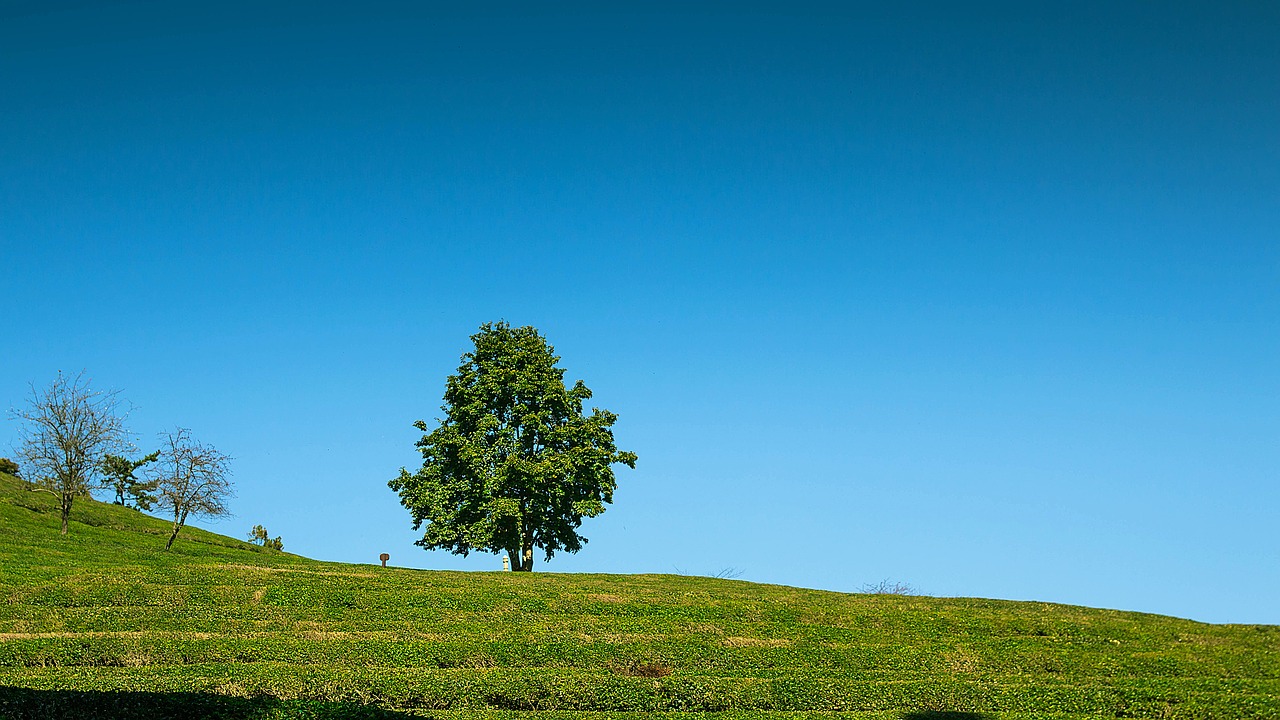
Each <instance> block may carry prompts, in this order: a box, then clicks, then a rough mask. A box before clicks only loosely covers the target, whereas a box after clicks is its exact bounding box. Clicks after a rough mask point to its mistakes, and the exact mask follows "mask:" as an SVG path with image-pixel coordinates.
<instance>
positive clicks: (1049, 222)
mask: <svg viewBox="0 0 1280 720" xmlns="http://www.w3.org/2000/svg"><path fill="white" fill-rule="evenodd" d="M599 5H600V4H599V3H585V2H584V3H569V2H543V3H530V2H519V3H509V4H507V3H493V2H481V3H449V4H445V3H418V2H402V3H390V2H370V3H355V4H352V3H343V4H341V6H340V5H339V4H326V3H290V4H285V3H276V2H253V3H247V2H245V3H240V2H216V3H214V2H210V3H194V2H193V3H169V2H115V3H112V2H96V3H95V2H36V1H34V0H32V1H31V2H12V1H9V0H0V250H2V256H0V260H2V261H3V262H2V265H0V268H2V269H3V278H4V279H3V284H2V288H3V289H2V292H0V297H2V298H3V299H2V300H0V302H3V312H2V313H0V323H2V324H0V331H2V332H0V336H2V337H3V339H4V345H5V348H6V349H5V351H4V352H3V353H2V354H0V381H2V382H0V403H3V405H5V406H6V407H9V406H15V405H18V404H20V403H21V402H22V401H23V398H24V395H25V393H26V392H27V384H28V383H29V382H34V383H36V384H47V383H48V382H49V381H50V380H51V379H52V378H53V377H54V375H55V373H56V372H57V371H58V370H59V369H62V370H67V371H76V370H80V369H85V370H87V371H88V373H89V374H90V375H91V376H92V377H93V379H94V382H95V384H96V385H98V386H100V387H103V388H108V387H109V388H119V389H121V390H122V391H123V394H124V396H125V397H127V398H128V399H129V400H130V401H132V403H134V404H135V405H136V410H135V412H134V413H133V415H132V419H131V425H132V427H133V429H134V430H135V431H136V432H137V433H138V434H139V435H140V439H139V444H140V445H141V446H143V447H144V449H145V448H149V447H150V446H151V445H154V444H155V443H154V441H153V438H154V436H155V433H156V432H158V431H160V430H162V429H165V428H169V427H172V426H174V425H183V426H186V427H189V428H191V429H192V431H193V433H194V434H195V436H196V437H198V438H200V439H202V440H204V441H207V442H209V443H212V444H213V445H215V446H217V447H218V448H219V449H220V450H222V451H224V452H226V453H228V454H230V455H232V456H234V458H235V461H234V464H233V468H234V471H235V480H236V485H237V489H238V493H239V494H238V497H237V499H236V500H235V501H234V502H233V505H232V509H233V511H234V512H235V517H234V518H232V519H230V520H227V521H223V522H219V523H215V524H212V525H211V526H210V527H212V528H214V529H216V530H219V531H222V532H226V533H228V534H232V535H238V536H243V535H244V534H245V533H246V532H247V531H248V529H249V528H250V526H252V525H254V524H256V523H263V524H265V525H266V526H267V527H268V528H269V529H270V530H271V532H272V533H273V534H280V535H283V537H284V541H285V544H286V548H287V549H288V550H291V551H294V552H298V553H301V554H303V555H308V556H311V557H315V558H323V559H332V560H343V561H360V562H376V558H377V556H378V553H380V552H389V553H391V556H392V563H393V564H398V565H405V566H412V567H423V568H463V569H476V570H480V569H495V568H497V567H499V560H498V558H496V557H495V556H488V555H481V556H476V555H473V556H471V557H470V558H467V559H462V558H456V557H454V556H451V555H448V554H444V553H427V552H425V551H423V550H421V549H419V548H417V547H414V546H413V545H412V542H413V540H414V539H416V538H417V537H418V534H416V533H414V532H413V531H412V529H411V528H410V520H409V515H408V513H407V512H406V511H405V510H404V509H403V508H401V507H400V506H399V504H398V501H397V498H396V496H395V494H394V493H393V492H391V491H390V490H389V489H387V487H386V482H387V480H389V479H390V478H391V477H393V476H394V475H395V474H396V473H397V471H398V469H399V468H400V467H401V466H409V467H411V468H412V467H415V466H416V465H417V464H418V463H419V462H420V458H419V457H418V455H417V454H416V452H415V450H414V448H413V443H414V441H415V440H417V439H418V437H419V436H420V433H418V432H417V431H416V430H414V429H413V427H412V426H411V423H412V422H413V421H414V420H417V419H420V418H421V419H426V420H428V421H431V420H432V418H434V417H436V416H438V415H439V410H438V408H439V405H440V402H441V393H442V391H443V388H444V380H445V377H446V375H448V374H449V373H450V372H452V371H453V370H454V369H455V368H456V367H457V365H458V360H459V356H460V355H461V354H462V353H463V352H464V351H466V350H467V348H468V342H469V341H468V337H469V335H470V334H471V333H473V332H475V330H476V328H477V327H478V326H479V325H480V324H481V323H483V322H485V321H490V320H498V319H506V320H508V321H510V322H512V323H514V324H532V325H534V326H536V327H538V328H539V329H540V330H541V331H542V332H543V333H544V334H545V335H546V336H547V337H548V338H549V339H550V340H551V342H552V343H553V344H554V345H555V346H556V349H557V350H558V352H559V353H560V354H561V355H562V357H563V362H562V364H563V366H564V367H565V368H567V370H568V375H567V376H568V378H569V379H570V380H573V379H577V378H582V379H583V380H585V381H586V382H587V384H588V385H589V386H590V387H591V388H592V389H593V390H594V391H595V393H596V395H595V398H594V400H595V401H596V402H597V403H598V404H599V406H601V407H605V408H608V409H610V410H613V411H615V412H617V413H618V414H619V416H620V420H619V422H618V424H617V426H616V428H615V430H616V434H617V438H618V443H619V446H620V447H622V448H623V449H627V450H633V451H635V452H636V453H638V454H639V456H640V460H639V464H638V467H637V469H636V470H635V471H629V470H626V469H625V468H623V469H621V470H620V471H619V477H620V489H619V491H618V494H617V497H616V503H615V505H614V506H613V507H612V508H610V510H609V511H608V512H607V513H605V514H604V515H603V516H601V517H599V518H597V519H595V520H590V521H588V522H587V523H586V524H585V525H584V533H585V534H586V535H587V536H588V537H589V538H590V544H589V545H588V546H587V547H586V548H585V549H584V551H583V552H581V553H579V554H578V555H576V556H558V557H557V558H556V559H555V560H553V561H552V562H551V563H550V564H540V565H539V567H540V569H545V570H551V571H559V572H621V573H632V572H675V571H676V570H677V569H679V570H680V571H683V572H686V573H696V574H711V573H715V572H717V571H720V570H722V569H725V568H730V567H732V568H737V569H739V570H741V571H742V572H743V575H742V578H743V579H746V580H753V581H759V582H769V583H785V584H792V585H801V586H807V587H817V588H828V589H833V590H841V591H853V590H857V589H858V588H859V587H860V586H862V585H863V584H866V583H872V582H876V581H878V580H880V579H883V578H893V579H895V580H900V581H904V582H908V583H910V584H912V585H914V586H916V587H918V588H920V589H922V590H924V591H927V592H930V593H933V594H937V595H962V596H983V597H997V598H1014V599H1036V600H1046V601H1055V602H1063V603H1076V604H1084V605H1092V606H1102V607H1111V608H1121V609H1134V610H1142V611H1148V612H1156V613H1167V614H1173V615H1179V616H1183V617H1190V618H1194V619H1198V620H1205V621H1212V622H1264V623H1280V603H1277V602H1276V598H1277V597H1280V531H1277V525H1280V483H1278V482H1277V481H1278V480H1280V403H1278V402H1277V401H1278V400H1280V81H1278V80H1277V75H1278V73H1280V42H1277V38H1280V9H1277V7H1278V6H1277V5H1275V4H1274V3H1264V2H1238V3H1230V2H1226V3H1200V4H1198V7H1193V6H1191V5H1190V4H1185V3H1154V2H1151V3H1146V2H1144V3H1115V2H1092V3H1062V4H1060V6H1059V7H1056V8H1053V9H1049V10H1044V9H1036V10H1032V9H1030V6H1035V5H1038V4H1037V3H1008V4H1001V5H986V6H982V7H975V8H971V9H969V10H967V11H964V12H959V11H957V10H955V9H952V8H949V7H948V6H950V5H953V4H952V3H938V4H925V3H888V4H886V3H874V4H868V5H866V6H861V7H860V6H857V5H856V4H853V3H832V4H829V5H828V4H815V3H803V2H794V1H789V2H779V3H776V4H770V5H765V4H753V3H741V2H723V3H701V4H697V5H696V7H695V8H690V7H689V5H690V4H688V3H671V4H667V5H664V4H662V3H654V2H643V3H634V4H633V5H632V6H631V8H630V9H602V8H601V7H599ZM886 6H887V9H886ZM16 435H17V428H16V426H15V425H14V423H13V422H8V421H7V422H5V423H3V424H2V425H0V448H7V447H9V446H10V445H11V443H13V442H14V441H15V440H16ZM6 454H7V452H6Z"/></svg>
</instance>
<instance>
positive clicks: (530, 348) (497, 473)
mask: <svg viewBox="0 0 1280 720" xmlns="http://www.w3.org/2000/svg"><path fill="white" fill-rule="evenodd" d="M471 340H472V341H473V342H474V343H475V350H473V351H471V352H469V353H466V354H465V355H463V356H462V365H461V366H460V367H459V368H458V372H457V374H454V375H450V376H449V378H448V381H447V382H446V386H445V394H444V405H443V406H442V407H441V409H442V410H443V411H444V413H445V416H444V418H442V419H440V420H439V421H438V423H439V425H438V427H436V428H435V429H434V430H430V431H428V427H427V424H426V423H425V422H423V421H421V420H419V421H418V422H416V423H414V427H416V428H418V429H419V430H421V431H422V432H424V433H426V435H424V436H423V438H422V439H421V440H419V441H418V443H417V447H418V449H419V450H420V451H421V452H422V458H423V462H422V467H421V468H420V469H419V470H418V471H417V472H415V473H410V472H408V471H407V470H405V469H404V468H401V469H400V476H399V477H397V478H396V479H394V480H392V481H391V482H390V483H389V485H390V486H391V489H392V490H395V491H396V492H398V493H399V494H400V502H401V503H402V504H403V505H404V506H405V508H407V509H408V510H409V512H410V514H411V515H412V516H413V527H414V529H415V530H417V529H421V527H422V525H423V524H424V523H425V524H426V530H425V532H424V534H423V536H422V539H421V540H419V541H418V542H417V544H418V545H421V546H422V547H424V548H426V549H443V550H449V551H451V552H453V553H456V554H460V555H464V556H465V555H467V554H468V553H470V552H472V551H480V552H493V553H503V552H505V553H506V554H507V555H508V556H509V557H510V558H511V564H512V569H513V570H523V571H530V570H533V555H534V548H539V549H541V550H542V551H543V553H544V554H545V557H546V559H547V560H550V559H551V557H552V556H553V555H554V554H555V553H556V552H557V551H560V550H563V551H565V552H571V553H572V552H577V551H578V550H580V549H581V548H582V545H583V544H584V543H586V542H587V539H586V538H584V537H582V536H581V535H579V534H578V528H579V527H580V526H581V524H582V519H583V518H584V517H594V516H596V515H599V514H600V513H602V512H604V509H605V508H604V506H605V504H606V503H611V502H613V491H614V489H615V488H616V486H617V483H616V481H615V479H614V475H613V467H612V466H613V465H614V464H616V463H620V464H623V465H626V466H628V467H631V468H634V467H635V464H636V455H635V453H631V452H622V451H619V450H618V448H617V447H616V446H615V445H614V440H613V430H612V427H613V424H614V422H615V421H616V420H617V416H616V415H614V414H613V413H611V412H609V411H607V410H600V409H597V408H592V410H591V412H590V414H587V413H585V412H583V405H582V403H583V401H584V400H587V399H589V398H590V397H591V391H590V390H589V389H587V386H586V385H584V384H583V383H582V381H581V380H579V381H578V382H576V383H574V385H573V386H572V387H569V386H566V385H565V382H564V372H565V371H564V369H562V368H559V367H556V363H558V362H559V361H560V358H559V357H558V356H556V355H555V354H554V349H553V348H552V347H551V346H550V345H548V344H547V341H546V339H545V338H543V337H542V336H541V335H540V334H538V331H537V330H536V329H534V328H533V327H527V326H526V327H519V328H513V327H511V326H510V325H509V324H507V323H505V322H498V323H486V324H485V325H482V326H481V327H480V332H478V333H476V334H475V335H473V336H471Z"/></svg>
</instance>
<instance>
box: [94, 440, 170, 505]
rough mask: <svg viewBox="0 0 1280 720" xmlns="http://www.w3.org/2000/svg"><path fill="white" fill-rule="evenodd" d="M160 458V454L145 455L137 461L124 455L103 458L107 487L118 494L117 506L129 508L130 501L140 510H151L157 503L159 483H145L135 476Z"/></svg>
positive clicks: (103, 472) (157, 452)
mask: <svg viewBox="0 0 1280 720" xmlns="http://www.w3.org/2000/svg"><path fill="white" fill-rule="evenodd" d="M159 458H160V452H159V451H156V452H153V453H151V454H150V455H144V456H142V457H140V458H138V459H137V460H130V459H129V458H127V457H124V456H122V455H110V454H108V455H107V456H105V457H103V458H102V474H103V475H104V476H105V478H106V486H107V487H108V488H110V489H111V490H114V491H115V493H116V497H115V504H116V505H123V506H125V507H129V503H130V501H132V502H133V507H135V508H137V509H138V510H150V509H151V506H152V505H153V504H154V503H155V501H156V496H155V495H153V494H152V493H154V492H155V490H156V487H157V486H158V485H159V483H158V482H157V481H155V480H151V481H149V482H145V481H143V480H141V479H140V478H138V476H137V475H136V474H135V473H137V471H138V469H139V468H141V467H142V466H144V465H146V464H148V463H153V462H155V461H156V460H158V459H159Z"/></svg>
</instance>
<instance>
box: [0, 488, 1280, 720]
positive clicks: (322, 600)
mask: <svg viewBox="0 0 1280 720" xmlns="http://www.w3.org/2000/svg"><path fill="white" fill-rule="evenodd" d="M72 521H73V523H74V524H75V532H73V533H71V534H70V535H68V536H67V537H60V536H58V535H57V534H56V533H55V532H52V531H53V530H54V529H56V528H57V526H58V508H57V501H56V499H55V498H53V497H52V496H49V495H40V494H35V493H29V492H25V491H24V490H23V489H22V485H21V483H19V482H17V481H15V480H12V479H9V478H0V718H37V717H89V718H94V717H99V718H105V717H139V718H142V717H147V718H151V717H179V716H182V715H183V714H184V713H183V708H187V709H189V710H190V712H189V713H185V714H186V715H187V716H190V717H203V716H207V717H224V718H241V717H243V718H264V719H266V718H270V719H273V720H274V719H275V718H295V717H298V718H334V719H337V718H347V717H351V718H366V717H394V715H391V714H390V713H397V712H398V713H405V714H412V715H414V716H419V717H429V718H437V719H438V720H445V719H448V720H481V719H482V718H483V719H485V720H491V719H494V720H498V719H501V720H535V719H539V720H569V719H570V718H585V717H590V718H593V720H640V719H641V718H667V720H677V719H680V720H692V719H693V718H695V717H702V714H703V713H708V712H716V713H723V714H721V715H716V717H717V718H718V719H719V720H748V719H749V718H750V719H752V720H754V719H756V718H763V719H773V720H782V719H783V718H787V719H788V720H798V719H799V718H810V717H812V718H817V717H822V718H828V719H831V718H846V719H847V720H853V719H855V718H856V719H857V720H978V719H979V718H983V719H987V718H990V719H991V720H1015V719H1016V720H1033V719H1034V720H1041V719H1050V718H1053V719H1057V720H1068V719H1071V720H1084V719H1085V718H1093V719H1096V718H1121V717H1124V718H1172V719H1175V720H1238V719H1247V718H1251V719H1254V720H1259V719H1264V720H1266V719H1269V720H1277V719H1280V627H1275V626H1219V625H1206V624H1203V623H1196V622H1192V621H1189V620H1180V619H1176V618H1169V617H1160V616H1155V615H1144V614H1139V613H1128V612H1117V611H1108V610H1094V609H1088V608H1078V607H1069V606H1062V605H1051V604H1045V603H1029V602H1006V601H998V600H979V599H967V598H931V597H908V596H900V595H850V594H842V593H832V592H820V591H814V590H801V589H796V588H787V587H778V586H768V585H756V584H752V583H746V582H735V581H728V580H717V579H711V578H696V577H684V576H660V575H581V574H571V575H555V574H527V573H505V574H504V573H459V572H424V571H414V570H408V569H402V568H381V567H377V566H371V565H344V564H339V563H323V562H315V561H311V560H307V559H305V558H299V557H297V556H294V555H289V554H286V553H277V552H264V550H263V548H262V547H260V546H258V545H253V544H250V543H246V542H241V541H238V540H234V539H232V538H227V537H223V536H219V535H214V534H212V533H207V532H204V531H201V530H199V529H198V528H187V529H186V530H185V531H184V537H185V538H186V541H185V542H183V543H180V544H178V545H175V546H174V549H173V550H172V551H170V552H165V551H164V550H162V549H161V544H160V543H159V542H157V540H158V539H159V538H163V537H164V536H165V535H167V534H168V533H169V531H170V528H169V523H168V522H166V521H163V520H160V519H157V518H151V517H148V516H145V515H142V514H140V513H137V512H134V511H132V510H127V509H124V508H121V507H118V506H115V505H111V504H108V503H99V502H95V501H93V500H85V501H83V502H81V503H78V504H77V506H76V510H75V513H74V515H73V518H72ZM6 703H7V704H6ZM44 708H48V709H49V710H48V714H44V715H41V714H40V713H41V712H42V709H44ZM147 708H154V709H155V711H156V714H145V713H146V710H147ZM134 712H138V713H143V714H133V715H131V714H129V713H134ZM379 712H385V713H386V714H383V715H378V714H377V713H379ZM166 713H168V714H166Z"/></svg>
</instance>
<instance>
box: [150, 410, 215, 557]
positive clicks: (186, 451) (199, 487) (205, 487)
mask: <svg viewBox="0 0 1280 720" xmlns="http://www.w3.org/2000/svg"><path fill="white" fill-rule="evenodd" d="M160 443H161V449H160V461H159V463H158V464H157V468H156V470H155V471H154V472H155V483H156V495H157V499H156V507H157V508H160V509H165V510H171V511H173V532H172V533H170V534H169V542H167V543H165V546H164V547H165V549H166V550H168V549H169V548H171V547H173V541H174V540H175V539H177V537H178V532H180V531H181V530H182V528H183V526H185V525H186V524H187V518H188V517H217V516H219V515H230V514H231V513H230V511H228V510H227V500H228V499H230V498H231V497H233V496H234V493H233V492H232V489H231V468H230V463H231V458H230V457H228V456H226V455H223V454H222V453H220V452H218V451H217V450H216V449H214V448H213V447H212V446H209V445H202V444H201V443H199V442H197V441H195V440H193V439H192V438H191V431H190V430H187V429H186V428H177V429H175V430H173V431H172V432H167V433H161V434H160Z"/></svg>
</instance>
